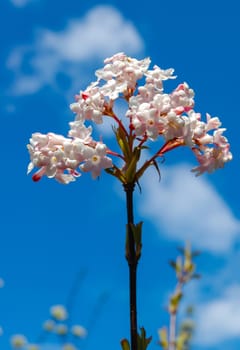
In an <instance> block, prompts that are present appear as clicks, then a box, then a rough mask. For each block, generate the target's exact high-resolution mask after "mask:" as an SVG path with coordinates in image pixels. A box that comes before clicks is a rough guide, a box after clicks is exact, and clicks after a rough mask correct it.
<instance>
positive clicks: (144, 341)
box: [138, 327, 152, 350]
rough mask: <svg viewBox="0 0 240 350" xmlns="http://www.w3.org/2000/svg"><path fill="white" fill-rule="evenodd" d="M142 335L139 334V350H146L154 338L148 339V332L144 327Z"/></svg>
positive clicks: (141, 329)
mask: <svg viewBox="0 0 240 350" xmlns="http://www.w3.org/2000/svg"><path fill="white" fill-rule="evenodd" d="M140 331H141V333H140V334H138V350H146V349H147V347H148V344H149V343H150V342H151V340H152V337H149V338H147V337H146V331H145V329H144V328H143V327H141V328H140Z"/></svg>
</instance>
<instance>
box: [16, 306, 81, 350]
mask: <svg viewBox="0 0 240 350" xmlns="http://www.w3.org/2000/svg"><path fill="white" fill-rule="evenodd" d="M68 318H69V315H68V311H67V309H66V308H65V306H64V305H53V306H52V307H51V308H50V318H49V319H48V320H46V321H45V322H44V323H43V330H44V331H45V332H46V333H47V334H49V335H50V334H52V335H55V336H57V337H58V338H59V340H60V341H61V344H62V347H61V349H62V350H78V346H77V345H76V344H75V343H77V341H78V340H80V339H83V338H85V337H86V336H87V330H86V328H84V327H83V326H81V325H79V324H73V325H71V326H70V325H69V322H67V321H68ZM10 342H11V346H12V348H13V349H20V350H40V349H41V344H40V343H30V342H29V341H28V339H27V337H25V336H24V335H23V334H14V335H13V336H12V337H11V339H10Z"/></svg>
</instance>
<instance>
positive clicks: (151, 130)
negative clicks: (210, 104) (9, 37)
mask: <svg viewBox="0 0 240 350" xmlns="http://www.w3.org/2000/svg"><path fill="white" fill-rule="evenodd" d="M104 64H105V65H104V67H103V68H101V69H99V70H97V71H96V76H97V80H96V81H95V82H93V83H91V84H90V85H89V86H88V87H87V88H86V89H85V90H84V91H80V93H79V94H78V95H76V96H75V100H76V101H75V102H74V103H72V104H71V105H70V108H71V110H72V111H73V112H74V113H75V120H74V121H72V122H70V123H69V125H70V130H69V132H68V137H67V138H65V137H63V136H61V135H56V134H54V133H48V134H46V135H42V134H41V133H35V134H33V135H32V138H31V139H30V144H29V145H28V150H29V153H30V158H31V162H30V164H29V166H28V172H30V171H32V170H33V168H34V167H36V168H39V169H38V171H37V172H36V173H35V174H34V175H33V180H35V181H38V180H39V179H41V177H42V176H44V175H45V176H47V177H49V178H55V179H56V180H57V181H59V182H61V183H65V184H67V183H69V182H72V181H74V180H75V179H76V177H78V176H80V174H81V173H80V171H83V172H91V175H92V177H93V178H94V179H95V178H97V177H98V176H99V175H100V173H101V171H102V170H104V169H109V168H111V171H109V172H110V173H112V174H113V175H114V176H117V177H118V175H117V174H120V176H119V179H121V181H123V182H124V174H125V172H126V171H127V170H126V169H127V165H129V164H130V160H129V156H133V155H134V154H135V155H136V154H138V152H139V150H140V152H141V150H142V149H143V148H145V147H148V148H150V147H149V145H148V141H155V142H157V141H159V138H160V145H159V147H158V146H156V147H155V148H154V149H155V152H156V153H154V155H152V156H151V157H150V160H149V165H151V164H152V162H153V161H154V160H155V159H156V158H157V157H159V156H162V155H163V154H164V153H165V152H168V151H170V150H172V149H174V148H176V147H179V146H182V145H185V146H188V147H189V148H190V149H191V150H193V152H194V154H195V155H196V158H197V161H198V162H199V166H198V167H196V168H194V170H193V171H194V172H196V173H197V175H199V174H202V173H204V172H212V171H213V170H215V169H217V168H222V167H223V166H224V164H225V163H226V162H228V161H230V160H231V159H232V155H231V153H230V151H229V147H230V146H229V143H228V140H227V138H226V137H225V136H224V135H223V133H224V132H225V129H224V128H221V121H220V120H219V118H218V117H211V116H210V115H209V114H206V119H203V118H202V116H201V114H200V113H199V112H197V111H195V110H194V105H195V102H194V95H195V94H194V90H193V89H192V88H190V87H189V86H188V84H187V83H185V82H184V83H181V84H179V85H178V86H177V87H176V88H175V89H173V90H172V91H171V92H170V93H166V92H164V87H163V81H166V80H168V79H174V78H175V76H174V75H173V72H174V70H173V69H172V68H170V69H165V70H163V69H161V68H160V67H158V66H157V65H155V66H154V67H153V69H149V65H150V59H149V58H145V59H143V60H137V59H135V58H132V57H128V56H127V55H125V54H124V53H117V54H116V55H114V56H112V57H110V58H107V59H106V60H105V61H104ZM118 98H119V99H121V101H124V102H125V104H126V113H125V115H123V116H118V115H116V113H115V110H116V108H115V107H116V104H115V102H116V101H115V100H116V99H118ZM105 118H108V119H110V118H111V119H112V122H113V124H114V130H117V132H116V133H115V135H116V137H117V144H118V146H119V147H120V150H117V151H115V150H112V149H110V147H108V146H107V145H105V144H104V143H103V142H102V139H101V137H100V142H99V141H96V140H95V139H94V137H93V136H92V133H93V134H94V136H95V133H94V132H93V131H94V130H93V128H94V124H101V123H103V124H104V122H105ZM89 124H91V125H89ZM116 124H117V125H116ZM126 142H129V145H128V147H130V148H131V149H129V150H128V147H127V146H126ZM138 147H139V148H138ZM137 148H138V149H137ZM156 148H157V151H156ZM136 150H137V152H135V151H136ZM115 156H116V157H118V160H119V158H120V159H121V160H122V162H123V164H122V165H120V167H116V166H115V163H114V161H113V157H115ZM139 158H140V157H139ZM134 161H135V160H134ZM133 163H134V162H133ZM117 164H119V162H117ZM145 164H148V160H147V161H146V163H145ZM134 166H135V165H134ZM136 168H137V167H136ZM145 168H147V167H145ZM145 168H144V171H145ZM140 173H141V171H140ZM141 174H142V173H141ZM137 180H138V179H137Z"/></svg>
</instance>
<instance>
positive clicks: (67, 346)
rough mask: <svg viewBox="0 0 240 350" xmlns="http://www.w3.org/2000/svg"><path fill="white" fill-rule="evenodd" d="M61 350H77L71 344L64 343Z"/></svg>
mask: <svg viewBox="0 0 240 350" xmlns="http://www.w3.org/2000/svg"><path fill="white" fill-rule="evenodd" d="M62 350H77V348H76V346H75V345H74V344H72V343H66V344H64V345H63V347H62Z"/></svg>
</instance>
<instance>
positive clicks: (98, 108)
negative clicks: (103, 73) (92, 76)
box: [70, 83, 105, 124]
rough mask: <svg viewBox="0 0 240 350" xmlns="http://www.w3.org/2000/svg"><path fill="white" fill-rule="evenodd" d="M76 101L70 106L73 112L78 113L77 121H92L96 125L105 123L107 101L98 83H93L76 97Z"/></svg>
mask: <svg viewBox="0 0 240 350" xmlns="http://www.w3.org/2000/svg"><path fill="white" fill-rule="evenodd" d="M76 100H77V101H76V102H74V103H72V104H71V105H70V108H71V110H72V111H73V112H75V113H76V120H81V121H84V120H92V121H94V122H95V123H96V124H101V123H102V122H103V120H102V116H103V114H104V108H105V99H104V95H103V93H102V92H101V90H100V88H99V87H98V86H96V83H92V84H91V85H90V86H89V87H88V88H87V89H86V90H85V91H81V92H80V94H79V95H76Z"/></svg>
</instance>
